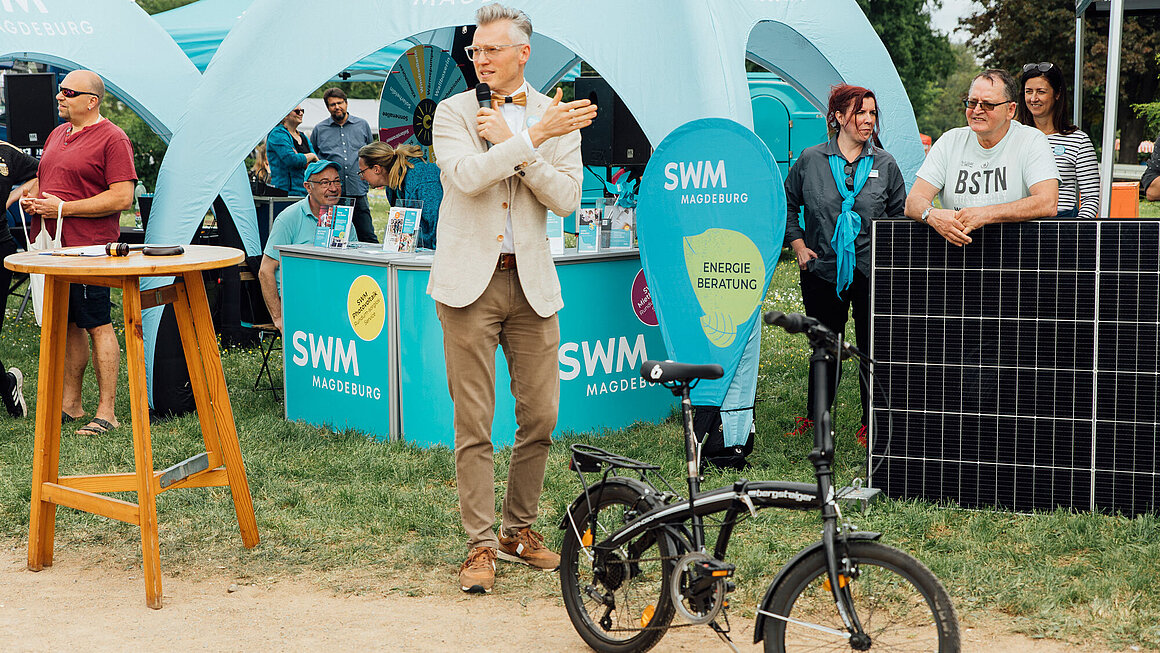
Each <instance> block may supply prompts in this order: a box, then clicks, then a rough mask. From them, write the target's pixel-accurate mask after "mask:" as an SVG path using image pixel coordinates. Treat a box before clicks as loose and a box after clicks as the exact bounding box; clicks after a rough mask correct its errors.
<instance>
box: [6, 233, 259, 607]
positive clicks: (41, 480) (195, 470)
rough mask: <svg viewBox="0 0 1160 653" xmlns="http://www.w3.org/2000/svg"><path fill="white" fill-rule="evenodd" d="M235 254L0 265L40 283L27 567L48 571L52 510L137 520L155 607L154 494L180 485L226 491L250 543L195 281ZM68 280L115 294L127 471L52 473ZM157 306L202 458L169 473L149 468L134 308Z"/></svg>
mask: <svg viewBox="0 0 1160 653" xmlns="http://www.w3.org/2000/svg"><path fill="white" fill-rule="evenodd" d="M243 258H244V256H243V254H242V252H241V251H239V250H236V249H232V248H228V247H209V246H198V245H186V246H185V253H184V254H180V255H177V256H144V255H143V254H142V253H140V252H133V253H131V254H130V255H129V256H126V257H117V258H114V257H78V256H49V255H45V254H39V253H35V252H28V253H23V254H13V255H11V256H9V257H8V258H6V259H5V261H4V263H5V265H7V266H8V267H9V268H11V269H12V270H15V271H17V272H27V273H34V274H35V273H39V274H43V275H44V281H45V283H44V311H43V326H42V329H41V336H40V376H39V378H38V379H37V381H38V384H39V385H38V389H37V393H36V444H35V451H34V453H33V459H32V507H31V511H30V515H29V520H28V568H29V569H31V570H32V571H40V570H41V569H43V568H44V567H49V566H52V545H53V531H54V528H55V523H56V507H57V506H58V505H59V506H67V507H69V508H76V509H77V510H84V511H85V512H91V513H95V514H98V515H103V516H105V517H109V518H112V519H117V520H120V521H123V522H128V523H130V524H137V525H139V526H140V527H141V558H142V566H143V567H144V576H145V599H146V604H147V605H148V606H149V607H151V608H155V609H156V608H160V607H161V559H160V557H161V556H160V550H159V544H158V539H157V495H158V494H160V493H161V492H164V491H165V490H171V489H174V488H181V487H222V486H227V485H228V486H229V488H230V491H231V493H232V494H233V501H234V510H235V512H237V516H238V527H239V529H240V530H241V532H242V543H243V544H244V545H245V546H246V547H247V548H250V547H254V546H256V545H257V544H258V524H257V522H256V521H255V519H254V505H253V502H252V500H251V498H250V487H249V484H248V483H247V481H246V471H245V466H244V465H243V463H242V450H241V447H240V445H239V444H238V434H237V430H236V427H235V425H234V414H233V410H232V409H231V408H230V398H229V395H228V393H227V391H226V382H225V376H224V374H223V373H222V365H221V356H220V354H219V353H218V347H217V340H216V338H215V336H214V330H213V322H212V320H211V318H210V312H209V303H208V302H207V301H206V296H205V285H204V283H203V282H202V270H212V269H215V268H221V267H225V266H228V265H235V264H237V263H239V262H241V261H242V259H243ZM158 276H166V277H168V276H174V277H176V279H175V281H174V282H173V283H171V284H169V285H167V286H164V287H161V288H155V289H150V290H146V291H144V292H142V291H141V286H140V280H141V277H158ZM70 283H84V284H89V285H98V286H108V287H111V288H120V289H121V290H122V304H123V306H124V311H125V351H126V357H127V359H128V361H127V367H128V371H129V403H130V406H131V418H132V423H133V457H134V462H135V467H136V471H135V472H133V473H126V474H94V475H83V476H60V473H59V463H60V437H61V422H60V420H61V405H62V395H61V392H62V389H63V388H62V385H63V379H64V353H65V333H66V328H67V326H68V300H69V297H68V295H69V284H70ZM163 304H173V307H174V311H175V313H176V316H177V324H178V328H179V329H180V331H181V344H182V348H183V349H184V350H185V362H186V365H187V366H188V367H189V380H190V384H191V386H192V388H193V396H194V399H195V400H196V402H197V415H198V419H199V420H200V421H201V431H202V436H203V438H204V440H205V453H202V454H198V455H197V456H193V457H192V458H190V459H188V460H185V461H182V462H180V463H177V464H176V465H173V466H172V467H169V468H168V469H163V470H154V469H153V447H152V443H151V440H150V434H149V393H148V388H147V387H146V383H145V344H144V341H143V339H142V324H141V311H142V309H145V308H151V307H154V306H161V305H163ZM126 491H129V492H132V491H136V492H137V503H130V502H128V501H122V500H120V499H116V498H112V497H108V496H104V493H107V492H126Z"/></svg>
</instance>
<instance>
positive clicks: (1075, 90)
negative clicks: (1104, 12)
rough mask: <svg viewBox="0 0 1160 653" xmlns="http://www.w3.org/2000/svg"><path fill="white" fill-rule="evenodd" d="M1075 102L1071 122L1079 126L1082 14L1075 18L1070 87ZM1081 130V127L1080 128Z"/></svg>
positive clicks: (1081, 80) (1081, 108)
mask: <svg viewBox="0 0 1160 653" xmlns="http://www.w3.org/2000/svg"><path fill="white" fill-rule="evenodd" d="M1071 91H1072V95H1073V96H1074V97H1075V102H1073V103H1072V108H1071V112H1072V119H1071V120H1072V122H1074V123H1075V124H1077V125H1081V124H1082V123H1081V118H1082V117H1083V14H1082V13H1081V14H1076V16H1075V82H1074V85H1073V86H1072V87H1071ZM1081 128H1082V127H1081Z"/></svg>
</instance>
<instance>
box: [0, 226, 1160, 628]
mask: <svg viewBox="0 0 1160 653" xmlns="http://www.w3.org/2000/svg"><path fill="white" fill-rule="evenodd" d="M1146 209H1147V211H1148V212H1149V213H1148V214H1155V215H1160V210H1154V205H1152V204H1151V203H1146ZM1141 212H1142V213H1145V211H1144V207H1142V211H1141ZM114 298H115V300H119V298H118V297H117V296H116V295H114ZM17 305H18V304H17V300H16V299H11V300H10V302H9V306H8V308H9V311H8V319H7V324H6V325H5V328H4V329H3V332H2V334H0V352H2V354H3V359H4V364H5V365H16V366H19V367H20V368H21V369H23V370H24V371H25V375H26V376H25V394H26V396H27V397H28V400H29V402H30V404H32V405H30V408H33V409H34V408H35V405H34V403H35V396H36V382H37V379H36V369H37V356H38V347H39V330H38V328H37V327H36V326H35V325H34V324H33V323H32V320H31V317H30V316H25V318H24V319H23V320H21V321H19V322H17V321H16V320H15V319H14V314H15V308H16V306H17ZM765 307H766V308H767V309H768V308H777V309H779V310H783V311H792V310H801V300H800V295H799V293H798V289H797V274H796V271H795V267H794V266H793V264H792V260H791V259H789V258H783V260H782V261H781V263H780V264H779V265H778V268H777V271H776V272H775V275H774V282H773V285H772V287H771V289H770V292H769V294H768V296H767V298H766V302H765ZM117 327H118V329H120V328H121V327H120V324H119V322H118V324H117ZM851 331H852V329H851ZM763 338H764V343H763V351H762V361H761V367H760V373H759V374H760V376H759V382H758V396H759V403H758V408H757V425H758V438H757V446H756V449H755V450H754V452H753V454H752V455H751V457H750V461H751V462H752V463H753V467H752V468H751V469H749V470H747V471H746V472H745V476H746V477H748V478H752V479H766V478H770V479H772V478H783V479H793V480H800V481H812V468H811V467H810V465H809V463H808V462H807V461H806V458H805V456H806V453H807V451H808V449H809V447H810V444H811V441H810V439H809V438H808V437H795V438H789V437H785V436H783V433H785V432H786V431H788V430H789V429H790V428H791V427H792V421H793V417H794V416H795V415H801V414H803V410H804V402H805V387H806V360H807V355H808V352H807V347H806V342H805V339H804V338H803V337H801V336H789V335H787V334H785V333H783V332H781V331H780V330H774V329H772V328H766V329H765V331H764V335H763ZM223 364H224V366H225V374H226V379H227V381H228V383H229V386H230V396H231V400H232V403H233V409H234V413H235V418H236V421H237V427H238V432H239V436H240V439H241V443H242V450H243V453H244V456H245V460H246V465H247V472H248V475H249V479H250V487H251V490H252V493H253V497H254V506H255V511H256V513H257V518H258V527H259V531H260V534H261V537H262V543H261V544H260V545H259V546H258V547H257V548H255V549H253V550H246V549H244V548H242V546H241V539H240V537H239V535H238V531H237V525H236V520H235V517H234V513H233V506H232V504H231V502H230V498H229V493H228V490H227V489H226V488H213V489H187V490H175V491H172V492H166V493H164V494H162V495H160V497H159V498H158V502H157V503H158V512H159V515H158V520H159V524H160V537H161V555H162V568H163V570H164V571H165V572H166V573H168V574H192V573H196V572H198V571H199V570H205V569H224V570H227V572H226V573H229V574H233V575H236V576H237V577H238V578H239V579H243V580H244V579H256V578H267V577H278V576H283V575H288V576H301V577H304V578H307V579H312V580H314V581H316V582H320V583H322V584H324V585H326V586H329V587H333V588H335V589H336V590H338V591H341V592H351V593H404V594H408V595H436V596H449V595H452V594H454V593H456V592H457V591H456V590H455V589H454V588H453V582H454V581H453V579H454V574H455V571H456V569H457V566H458V564H459V562H460V561H461V560H462V558H463V555H464V553H465V550H464V535H463V533H462V531H461V529H460V526H459V516H458V514H457V512H458V507H457V500H456V490H455V468H454V461H453V456H452V452H451V451H449V450H447V449H445V448H435V449H426V450H423V449H418V448H416V447H413V446H408V445H406V444H401V443H394V444H383V443H379V442H375V441H373V440H370V439H368V438H367V437H365V436H363V435H361V434H359V433H355V432H338V433H335V432H331V431H329V430H327V429H320V428H317V427H313V426H308V425H305V424H299V423H287V422H286V421H285V420H284V419H283V418H282V406H281V405H280V404H279V403H277V402H276V401H274V399H273V398H272V397H271V396H270V394H269V393H255V392H252V391H251V390H250V387H251V384H252V383H253V379H254V377H255V375H256V372H257V368H258V365H259V356H258V353H257V350H251V349H233V350H227V351H224V352H223ZM847 365H849V366H850V367H848V369H847V373H846V374H845V375H844V381H843V387H842V389H841V391H840V394H839V397H838V401H837V407H836V409H835V416H836V421H837V424H838V425H839V434H838V458H837V461H836V466H835V468H836V482H837V483H839V484H842V485H844V484H848V483H850V482H851V481H852V480H853V479H854V478H855V477H858V476H862V475H863V469H864V465H865V450H864V449H862V448H861V447H859V446H858V445H857V444H856V443H855V441H854V437H853V434H854V429H855V428H856V427H857V421H858V420H857V410H858V395H857V392H858V390H857V383H856V380H855V379H856V370H855V368H854V367H853V366H852V363H847ZM121 375H122V376H121V381H122V383H121V385H120V388H121V390H120V392H119V395H118V408H117V414H118V417H119V418H120V419H121V422H122V426H121V428H119V429H117V430H115V431H114V432H112V433H111V434H109V435H107V436H104V437H101V438H85V437H78V436H73V435H71V434H70V433H71V429H70V430H69V431H66V435H65V437H63V438H62V451H61V470H62V473H65V474H69V473H82V472H83V473H101V472H118V471H131V470H132V468H133V467H132V460H133V458H132V448H131V444H130V438H131V436H130V429H129V408H128V405H127V399H128V395H127V392H126V391H125V388H127V383H126V382H125V380H126V377H125V370H124V366H123V365H122V368H121ZM86 384H87V385H86V387H85V396H86V403H87V406H88V407H89V408H90V410H91V407H92V404H93V403H94V402H95V398H96V386H95V381H94V380H93V378H92V376H91V373H90V375H89V376H88V377H87V378H86ZM153 440H154V459H155V461H156V464H157V466H158V467H165V466H168V465H169V464H172V463H174V462H177V461H180V460H183V459H185V458H187V457H188V456H190V455H193V454H195V453H198V452H199V451H200V449H199V446H198V443H199V442H200V440H201V437H200V433H199V426H198V422H197V419H196V417H195V416H193V415H187V416H185V417H183V418H180V419H176V420H172V421H169V422H165V423H162V424H158V425H155V426H154V429H153ZM573 442H594V443H598V444H599V445H600V446H603V447H606V448H610V449H612V450H614V451H617V452H619V453H623V454H625V455H628V456H632V457H636V458H641V459H644V460H649V461H655V462H657V463H659V464H661V465H662V466H663V468H664V470H665V473H666V474H667V475H668V476H669V478H670V479H675V480H679V479H680V478H681V477H680V474H681V471H680V467H681V461H682V460H683V458H682V454H681V444H680V442H681V440H680V427H679V424H678V423H677V421H676V420H675V419H670V420H668V421H666V422H664V423H661V424H637V425H634V426H631V427H629V428H626V429H622V430H617V431H609V432H605V433H600V434H595V435H593V434H566V435H565V436H564V437H562V438H559V440H558V441H557V442H556V443H555V444H554V445H553V447H552V449H551V453H550V458H549V461H548V472H547V478H546V480H545V489H544V495H543V499H542V503H541V520H540V529H541V530H542V531H543V532H544V533H545V535H546V536H547V538H548V541H549V543H550V544H552V545H553V546H558V544H559V542H560V538H561V532H560V531H559V530H557V529H556V528H555V525H556V524H558V523H559V520H560V518H561V516H562V514H563V510H564V509H565V507H566V506H567V505H568V503H569V502H570V501H571V500H572V499H573V498H574V497H575V495H576V494H577V493H578V491H579V489H580V486H579V483H578V481H577V479H576V477H575V475H574V474H573V473H572V472H569V471H568V470H567V467H566V463H567V445H568V444H570V443H573ZM32 444H33V420H32V419H26V420H12V419H7V418H3V419H0V541H3V540H6V541H7V543H8V544H9V545H10V546H21V547H22V546H24V545H25V544H26V539H25V538H26V537H27V528H28V506H29V497H30V490H29V478H30V474H31V469H30V465H31V450H32ZM506 465H507V456H506V452H502V453H500V455H497V458H496V468H497V479H499V480H497V494H502V491H503V485H504V481H503V479H504V478H505V477H506ZM735 477H736V476H735V475H733V474H721V473H718V472H714V473H712V474H710V476H709V477H708V478H707V479H706V487H716V486H719V485H721V484H724V483H727V482H730V481H732V480H733V479H734V478H735ZM677 486H678V487H680V484H677ZM124 498H126V499H129V500H133V499H134V497H133V496H132V495H127V496H126V497H124ZM853 521H854V523H855V524H857V525H858V526H859V527H860V528H862V529H866V530H875V531H881V532H883V533H885V535H884V537H883V541H884V542H886V543H888V544H891V545H893V546H897V547H900V548H903V549H905V550H907V551H910V552H911V553H913V554H914V555H916V556H917V557H918V558H919V559H921V560H923V561H924V562H925V563H926V564H927V565H928V566H929V567H930V568H931V569H932V570H933V571H934V572H935V574H936V575H937V576H938V577H939V578H940V579H941V580H942V581H943V583H944V584H945V585H946V586H947V589H948V590H949V591H950V593H951V596H952V597H953V598H954V600H955V603H956V605H957V607H958V609H959V611H960V616H961V618H962V620H963V623H964V626H970V625H972V624H973V623H983V622H985V621H989V620H992V619H995V618H996V617H998V618H999V619H1001V620H1002V621H1004V622H1010V623H1014V624H1015V627H1016V628H1017V629H1018V630H1019V631H1020V632H1023V633H1026V634H1028V635H1030V636H1033V637H1051V638H1058V639H1062V640H1067V641H1072V642H1077V643H1078V642H1085V643H1093V644H1097V645H1100V646H1105V647H1114V648H1126V647H1129V646H1141V647H1145V648H1160V625H1158V624H1160V589H1158V588H1160V571H1158V569H1157V566H1156V565H1153V564H1150V561H1151V560H1152V559H1154V558H1160V520H1157V518H1156V517H1155V516H1141V517H1136V518H1127V517H1123V516H1117V515H1106V514H1087V513H1075V512H1071V511H1067V510H1058V511H1055V512H1047V513H1034V514H1011V513H1007V512H996V511H988V510H977V511H968V510H961V509H957V508H955V507H954V506H949V505H932V504H929V503H924V502H918V501H891V500H884V501H881V502H879V503H877V504H875V505H874V506H873V507H872V508H871V510H870V511H869V512H868V513H866V514H865V515H859V514H855V515H854V516H853ZM817 537H818V521H817V519H816V517H815V516H814V515H813V514H798V513H790V512H776V511H765V512H763V513H760V514H759V516H758V517H757V518H756V519H753V520H751V521H749V522H747V523H746V524H744V525H743V526H742V527H740V528H739V529H738V531H737V532H736V533H735V537H734V544H733V547H732V548H731V552H730V553H731V558H732V560H733V562H735V563H736V564H737V565H738V575H737V583H738V590H737V592H736V594H735V596H734V597H733V600H732V606H733V607H734V611H733V613H734V615H736V616H739V617H743V618H750V617H752V615H753V610H754V607H755V606H756V603H757V601H758V600H760V597H761V596H762V594H763V592H764V591H765V588H766V585H767V584H768V583H769V581H770V580H772V578H773V576H774V574H775V573H776V571H777V569H778V568H779V567H780V566H781V565H782V564H784V563H785V562H786V561H787V560H788V559H789V558H790V557H791V556H792V555H793V554H794V553H796V551H797V550H798V549H800V548H801V547H802V546H804V545H805V544H806V543H808V542H811V541H813V540H815V539H817ZM56 545H57V546H58V547H61V548H68V549H70V550H80V551H83V552H85V554H86V555H90V554H91V556H92V557H93V558H94V559H96V560H99V562H98V564H101V565H108V566H110V567H113V568H132V567H134V566H136V565H139V564H140V552H139V539H138V530H137V528H136V527H133V526H129V525H126V524H122V523H119V522H114V521H111V520H107V519H104V518H101V517H96V516H93V515H89V514H85V513H80V512H77V511H73V510H69V509H61V510H59V511H58V514H57V528H56ZM556 583H557V577H556V576H555V575H552V574H532V573H519V572H518V571H510V570H506V569H505V572H504V577H503V582H502V583H500V584H499V585H497V589H496V593H497V594H500V595H506V596H509V597H512V598H517V599H524V598H549V599H551V598H555V597H558V595H559V588H558V586H557V584H556Z"/></svg>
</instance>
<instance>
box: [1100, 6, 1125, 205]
mask: <svg viewBox="0 0 1160 653" xmlns="http://www.w3.org/2000/svg"><path fill="white" fill-rule="evenodd" d="M1109 18H1110V21H1109V23H1110V26H1109V29H1108V73H1107V82H1106V83H1105V84H1104V142H1103V152H1101V153H1100V155H1101V160H1100V198H1101V199H1102V201H1101V202H1100V217H1101V218H1106V217H1108V209H1109V208H1110V207H1111V204H1112V164H1113V162H1114V160H1115V156H1116V153H1115V147H1116V110H1117V105H1118V104H1119V101H1120V48H1121V47H1122V44H1121V41H1122V36H1123V31H1124V0H1112V8H1111V12H1110V15H1109Z"/></svg>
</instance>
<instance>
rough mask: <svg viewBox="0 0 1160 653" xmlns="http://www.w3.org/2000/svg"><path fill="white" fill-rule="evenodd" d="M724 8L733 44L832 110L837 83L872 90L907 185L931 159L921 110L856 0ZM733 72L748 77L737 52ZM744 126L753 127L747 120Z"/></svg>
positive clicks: (756, 1)
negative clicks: (924, 143)
mask: <svg viewBox="0 0 1160 653" xmlns="http://www.w3.org/2000/svg"><path fill="white" fill-rule="evenodd" d="M732 2H733V3H734V4H735V7H734V10H733V11H729V12H726V11H721V12H720V16H719V18H720V21H721V24H722V30H723V31H725V32H727V33H726V34H724V35H723V36H724V42H725V43H738V42H740V43H745V44H746V51H745V53H744V56H745V57H746V58H748V59H749V60H751V61H753V62H755V63H757V64H759V65H761V66H764V67H765V68H767V69H769V70H770V71H772V72H775V73H777V74H778V75H780V76H781V77H782V78H783V79H785V80H786V81H787V82H788V83H789V84H790V85H791V86H793V87H794V88H795V89H797V90H798V92H800V93H801V94H802V95H803V96H804V97H805V98H806V99H807V100H809V101H810V102H811V103H812V104H814V106H816V107H818V110H819V111H821V112H823V113H824V112H825V109H826V103H827V100H828V98H829V95H830V87H831V86H833V85H834V84H840V83H848V84H856V85H858V86H865V87H866V88H869V89H871V90H873V91H874V94H875V96H877V98H878V111H879V119H880V129H881V134H880V137H881V139H882V145H883V147H885V148H886V150H887V151H888V152H890V153H891V154H892V155H893V156H894V158H895V160H897V161H898V166H899V168H900V169H901V170H902V176H903V178H904V179H905V180H906V183H907V187H908V188H909V186H910V185H911V184H912V183H913V182H914V177H915V175H916V174H917V173H918V168H919V166H921V165H922V161H923V159H924V157H925V152H924V150H923V147H922V141H921V139H920V137H919V134H918V124H917V123H916V122H915V119H914V109H913V107H912V106H911V104H910V98H909V96H907V94H906V88H905V87H903V85H902V80H901V79H900V78H899V77H898V71H897V70H896V69H895V67H894V62H893V61H891V59H890V53H889V52H887V51H886V46H884V45H883V44H882V40H881V39H880V38H878V34H877V33H876V32H875V31H874V28H873V26H871V25H870V21H869V20H867V19H866V16H865V14H863V13H862V10H861V9H860V8H859V7H858V5H857V3H856V2H854V0H784V1H782V2H767V1H763V0H732ZM728 56H729V57H730V64H729V68H730V69H731V70H740V71H742V74H744V72H743V70H744V69H743V65H744V64H743V63H742V62H740V61H738V60H737V57H736V52H729V53H728ZM741 122H742V123H743V124H750V123H746V122H744V121H741Z"/></svg>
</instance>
